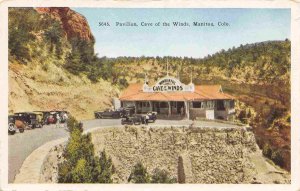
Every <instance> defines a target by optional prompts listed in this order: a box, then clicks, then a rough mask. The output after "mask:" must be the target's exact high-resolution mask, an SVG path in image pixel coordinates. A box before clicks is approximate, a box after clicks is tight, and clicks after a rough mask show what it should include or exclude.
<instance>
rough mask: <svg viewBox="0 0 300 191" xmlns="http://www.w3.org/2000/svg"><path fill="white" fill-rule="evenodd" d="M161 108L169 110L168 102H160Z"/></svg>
mask: <svg viewBox="0 0 300 191" xmlns="http://www.w3.org/2000/svg"><path fill="white" fill-rule="evenodd" d="M159 107H161V108H167V107H169V106H168V103H167V102H160V103H159Z"/></svg>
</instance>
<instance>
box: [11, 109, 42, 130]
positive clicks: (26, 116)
mask: <svg viewBox="0 0 300 191" xmlns="http://www.w3.org/2000/svg"><path fill="white" fill-rule="evenodd" d="M14 115H15V119H16V120H20V121H22V122H23V123H24V124H25V125H26V126H28V127H30V128H32V129H34V128H36V127H39V128H41V127H42V124H41V123H39V122H38V120H37V114H35V113H32V112H19V113H15V114H14Z"/></svg>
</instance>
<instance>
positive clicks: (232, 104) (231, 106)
mask: <svg viewBox="0 0 300 191" xmlns="http://www.w3.org/2000/svg"><path fill="white" fill-rule="evenodd" d="M229 106H230V108H234V100H230V103H229Z"/></svg>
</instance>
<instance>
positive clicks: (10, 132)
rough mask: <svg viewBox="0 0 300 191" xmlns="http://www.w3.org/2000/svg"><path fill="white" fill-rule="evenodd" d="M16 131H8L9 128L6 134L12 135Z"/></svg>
mask: <svg viewBox="0 0 300 191" xmlns="http://www.w3.org/2000/svg"><path fill="white" fill-rule="evenodd" d="M15 133H16V131H10V130H8V134H10V135H14V134H15Z"/></svg>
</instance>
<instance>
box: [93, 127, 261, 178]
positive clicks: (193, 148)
mask: <svg viewBox="0 0 300 191" xmlns="http://www.w3.org/2000/svg"><path fill="white" fill-rule="evenodd" d="M92 141H93V143H94V145H95V149H96V153H98V152H100V151H101V150H102V149H105V150H106V151H107V153H108V154H109V155H111V156H112V158H113V161H114V164H115V166H116V170H117V176H116V178H115V180H116V181H117V182H120V183H126V182H127V178H128V177H129V174H130V171H131V169H132V168H133V166H134V165H135V164H136V163H137V162H138V161H140V162H142V163H143V164H144V165H145V166H146V167H147V169H148V171H149V172H151V171H152V170H154V168H156V167H158V168H161V169H166V170H167V171H169V172H170V173H171V175H172V176H174V177H177V165H178V157H179V156H181V155H182V154H183V153H184V154H185V156H184V157H183V158H184V159H185V160H186V161H184V164H186V167H185V168H186V169H187V170H186V171H185V174H186V177H187V178H186V183H250V182H251V181H253V177H254V175H255V169H254V165H253V164H252V163H251V161H250V160H249V157H248V156H249V154H250V153H254V152H256V151H257V149H258V147H257V145H256V143H255V139H254V135H253V133H252V132H248V131H246V130H244V129H242V128H237V129H212V128H197V127H195V128H187V127H182V128H180V127H176V128H172V127H164V128H157V127H155V128H147V127H142V128H141V127H124V128H111V129H103V130H98V131H96V132H94V133H93V134H92ZM187 157H188V159H187ZM189 166H190V168H191V170H188V169H189Z"/></svg>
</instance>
